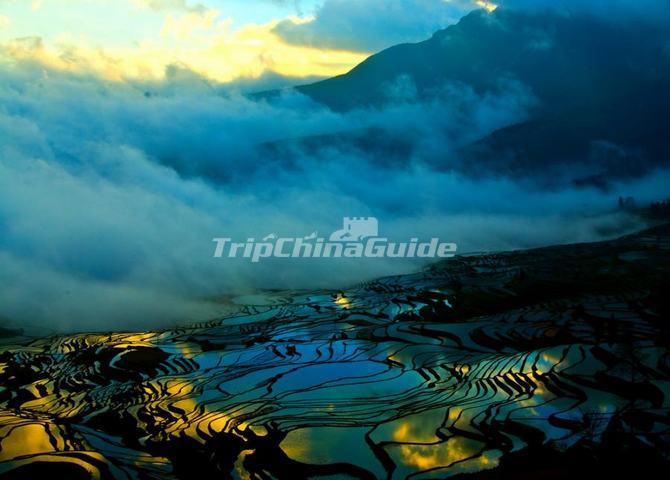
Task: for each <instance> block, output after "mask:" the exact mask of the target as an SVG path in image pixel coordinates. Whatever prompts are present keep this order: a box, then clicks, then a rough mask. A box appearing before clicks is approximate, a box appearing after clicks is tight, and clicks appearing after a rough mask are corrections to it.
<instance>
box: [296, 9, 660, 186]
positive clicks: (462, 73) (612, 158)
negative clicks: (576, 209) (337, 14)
mask: <svg viewBox="0 0 670 480" xmlns="http://www.w3.org/2000/svg"><path fill="white" fill-rule="evenodd" d="M669 45H670V34H669V31H668V29H665V28H661V27H659V26H650V25H648V24H644V23H641V22H640V21H634V22H630V23H628V24H623V23H613V22H607V21H604V20H600V19H597V18H595V17H589V16H563V15H559V14H555V13H548V12H545V13H522V12H518V11H515V10H505V9H499V10H497V11H496V12H494V13H493V14H488V13H486V12H483V11H476V12H473V13H471V14H470V15H468V16H466V17H465V18H463V19H462V20H461V21H460V22H459V23H458V24H456V25H453V26H450V27H448V28H446V29H444V30H441V31H439V32H437V33H436V34H434V35H433V37H432V38H430V39H428V40H426V41H424V42H421V43H417V44H402V45H397V46H394V47H391V48H389V49H387V50H384V51H382V52H380V53H378V54H376V55H373V56H372V57H370V58H369V59H367V60H366V61H365V62H363V63H362V64H360V65H358V66H357V67H356V68H354V69H353V70H352V71H351V72H349V73H347V74H345V75H341V76H338V77H334V78H331V79H328V80H324V81H321V82H317V83H314V84H311V85H305V86H301V87H297V90H298V91H300V92H302V93H303V94H305V95H307V96H309V97H310V98H311V99H312V100H314V101H316V102H318V103H321V104H324V105H327V106H328V107H329V108H331V109H333V110H335V111H339V112H347V111H351V110H355V109H361V108H363V109H366V108H379V109H382V108H385V107H386V106H388V105H392V104H394V103H399V102H406V103H407V102H418V101H426V99H430V98H433V97H438V96H439V95H440V94H441V93H442V92H443V91H444V89H445V88H448V87H451V86H467V87H468V88H471V89H472V90H473V91H474V92H476V93H477V94H480V95H496V94H501V95H502V94H503V92H504V90H505V88H507V87H508V86H509V84H510V82H518V83H519V84H521V85H523V86H524V87H525V88H527V89H528V90H529V92H530V93H531V94H532V95H533V96H534V97H535V98H536V100H537V101H536V103H535V105H534V107H533V108H531V109H530V111H529V115H530V119H528V121H524V122H522V123H517V124H512V125H505V126H504V127H503V128H500V129H497V131H494V132H493V134H491V135H490V136H489V135H487V136H485V137H484V138H480V139H477V140H476V141H475V142H472V143H471V145H468V146H465V147H464V148H463V146H460V147H459V151H458V153H459V155H457V157H458V159H457V160H454V158H452V157H453V156H452V155H448V154H446V153H445V155H444V156H443V158H437V159H432V160H431V163H435V164H436V165H435V166H436V167H438V168H444V169H456V170H463V171H465V172H471V171H473V170H477V171H481V169H482V167H486V168H485V171H486V172H488V173H492V174H499V173H507V174H514V175H518V174H526V173H531V174H532V173H533V171H534V170H537V168H538V167H541V168H545V167H546V166H547V165H558V164H566V163H567V164H572V165H573V166H575V170H574V172H573V175H572V178H570V179H569V180H570V181H577V182H584V181H586V182H589V181H591V180H592V181H593V183H595V184H598V185H602V184H605V183H606V182H607V180H608V178H622V177H630V176H637V175H641V174H643V173H645V172H646V171H648V170H649V169H651V168H654V167H655V166H658V165H665V164H667V162H668V159H669V158H670V148H669V147H668V144H667V142H665V141H663V138H665V137H667V136H669V135H670V131H669V128H668V126H667V122H666V121H665V118H666V117H667V114H668V112H670V93H669V92H668V90H667V85H670V47H669ZM357 136H360V135H355V137H357ZM389 137H390V138H389V141H391V142H393V141H394V140H393V135H390V136H389ZM340 140H341V139H340ZM312 143H313V142H312ZM355 143H356V145H358V144H360V141H359V140H355ZM548 147H549V148H548ZM480 173H481V172H480Z"/></svg>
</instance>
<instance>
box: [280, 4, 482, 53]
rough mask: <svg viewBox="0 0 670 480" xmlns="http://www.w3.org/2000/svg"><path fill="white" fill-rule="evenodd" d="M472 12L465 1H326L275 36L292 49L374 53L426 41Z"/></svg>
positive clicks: (287, 22) (283, 25) (282, 26)
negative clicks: (293, 46)
mask: <svg viewBox="0 0 670 480" xmlns="http://www.w3.org/2000/svg"><path fill="white" fill-rule="evenodd" d="M473 8H475V5H474V3H473V2H472V1H470V0H394V1H388V0H367V1H360V0H326V1H325V2H324V3H323V4H322V5H321V6H320V7H319V8H318V9H317V11H316V12H315V13H314V15H313V17H310V18H308V21H303V22H299V23H298V22H295V21H293V20H290V19H287V20H283V21H282V22H280V23H278V24H277V26H276V27H275V28H274V32H275V33H277V34H278V35H280V36H281V37H282V38H283V39H284V40H286V41H287V42H290V43H294V44H297V45H309V46H312V47H316V48H334V49H335V48H337V49H346V50H353V51H363V52H367V51H378V50H381V49H383V48H387V47H390V46H392V45H394V44H397V43H403V42H417V41H421V40H425V39H426V38H429V37H430V36H431V35H432V34H433V33H434V32H435V31H437V30H440V29H442V28H446V27H447V26H449V25H451V24H453V23H456V22H457V21H458V20H459V19H460V18H461V17H462V16H463V15H464V14H465V13H467V12H468V11H469V10H472V9H473Z"/></svg>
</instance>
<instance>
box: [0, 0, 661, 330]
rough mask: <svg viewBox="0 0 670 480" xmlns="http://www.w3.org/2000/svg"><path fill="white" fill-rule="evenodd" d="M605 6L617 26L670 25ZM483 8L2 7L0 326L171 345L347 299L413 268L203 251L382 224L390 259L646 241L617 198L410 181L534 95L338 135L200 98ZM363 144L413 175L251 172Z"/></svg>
mask: <svg viewBox="0 0 670 480" xmlns="http://www.w3.org/2000/svg"><path fill="white" fill-rule="evenodd" d="M506 1H507V2H508V3H513V2H514V0H506ZM501 2H502V0H501ZM523 3H524V2H521V1H520V0H519V2H518V6H520V7H522V8H531V7H529V6H527V5H526V6H524V5H523ZM526 3H528V2H526ZM556 3H557V2H549V3H547V6H551V7H552V8H554V6H555V4H556ZM614 3H615V4H616V5H618V7H617V8H616V9H615V13H616V15H617V18H621V16H622V15H624V16H625V15H633V14H639V13H640V12H642V11H644V8H643V7H648V8H649V9H650V10H649V11H650V12H653V16H658V15H657V13H658V12H660V11H663V9H664V8H665V6H664V5H665V4H664V3H659V2H655V1H653V0H636V1H634V2H633V1H632V0H631V1H630V2H624V1H621V2H614ZM561 4H562V7H563V8H569V9H576V10H577V11H583V10H584V8H586V7H585V6H584V5H587V4H588V6H590V7H593V12H596V13H597V14H599V15H601V14H603V12H609V11H610V10H608V8H609V7H608V5H609V6H611V5H613V3H607V2H597V1H594V2H582V3H579V2H577V1H569V0H566V1H565V2H562V3H561ZM641 5H642V6H641ZM477 7H478V8H484V9H486V10H489V11H493V10H494V8H495V5H493V4H492V3H490V2H481V1H480V2H475V3H474V4H473V3H472V2H470V1H469V0H468V1H466V0H452V1H446V0H318V1H316V0H315V1H290V0H285V1H281V0H274V1H273V0H254V1H252V0H244V1H243V0H225V1H224V0H222V1H209V0H203V1H202V2H200V3H195V2H188V1H184V0H109V1H108V0H69V1H68V0H42V1H40V0H32V1H23V0H0V139H1V141H0V285H2V286H3V288H1V289H0V326H3V325H4V324H5V323H8V324H9V325H11V326H24V327H26V326H31V325H32V326H37V327H41V328H49V329H53V330H56V331H72V330H91V331H99V330H105V329H117V328H133V329H137V328H153V327H157V326H160V327H162V326H168V325H173V324H177V323H188V322H189V321H194V320H203V319H207V318H211V317H212V316H214V315H216V313H217V312H218V310H217V305H216V304H213V302H211V301H210V300H211V299H212V298H214V297H216V296H217V295H221V294H222V293H225V292H231V291H247V290H254V289H257V288H306V287H324V288H326V287H327V288H342V287H346V286H347V285H351V284H353V283H357V282H360V281H363V280H366V279H371V278H374V277H378V276H382V275H388V274H399V273H407V272H411V271H415V270H416V268H418V267H419V266H418V265H416V264H415V263H407V262H403V261H395V262H391V261H388V262H387V261H372V262H358V263H352V262H346V261H343V262H337V263H329V264H327V265H324V264H320V263H318V262H312V261H309V260H307V261H304V262H293V263H290V264H288V263H277V262H265V263H263V264H261V265H250V264H249V262H225V261H224V262H222V261H220V260H216V259H213V258H212V253H213V244H212V238H214V237H228V236H229V237H233V238H240V239H245V238H247V237H250V236H251V237H256V238H262V237H263V236H265V235H267V234H269V233H277V234H278V235H287V236H300V235H309V234H310V233H312V232H314V231H315V230H316V231H319V232H322V233H330V232H332V231H334V230H336V229H339V228H340V227H341V219H342V217H344V216H377V217H378V218H379V219H380V228H381V231H382V233H383V234H385V235H388V236H389V237H392V238H399V239H403V238H408V237H412V236H419V237H422V238H427V237H432V236H439V237H440V238H443V239H444V240H445V241H454V242H457V243H458V244H459V245H461V246H462V248H463V249H464V250H466V251H481V250H505V249H512V248H528V247H532V246H538V245H547V244H552V243H563V242H570V241H590V240H595V239H601V238H606V237H608V235H609V236H611V235H613V234H615V233H620V232H622V231H632V230H633V229H635V228H638V227H639V226H640V225H639V224H637V223H635V222H632V223H631V220H630V219H629V218H626V217H625V216H622V215H619V214H612V213H611V207H612V205H614V202H613V200H612V193H611V192H603V191H600V190H598V189H596V188H589V187H585V188H580V189H576V188H567V189H564V190H555V191H549V192H547V191H544V190H542V189H540V188H537V187H536V186H533V185H532V184H529V183H528V182H525V181H523V180H520V179H513V178H503V177H495V176H493V177H491V176H487V177H482V178H464V177H462V176H459V174H457V173H454V172H449V171H436V170H434V169H432V168H431V167H430V165H429V164H428V163H427V162H425V161H422V156H425V157H426V158H428V157H430V156H431V155H435V154H439V155H448V154H449V152H453V151H455V150H457V149H458V148H459V147H460V146H462V145H465V144H467V143H468V142H472V141H473V140H476V139H478V138H482V137H484V136H486V135H488V134H490V133H491V132H493V131H495V130H497V129H499V128H503V127H505V126H509V125H513V124H515V123H518V122H522V121H524V120H527V119H528V118H529V116H530V113H531V111H532V109H533V107H534V105H535V104H536V99H535V98H534V95H533V92H531V91H529V90H528V88H526V87H525V86H524V85H520V84H518V82H514V81H509V79H501V80H504V81H502V82H501V86H500V88H499V89H498V91H496V92H495V93H490V92H489V93H482V92H476V91H474V90H473V89H472V88H469V87H468V86H467V85H449V86H445V88H444V89H443V90H441V91H439V92H436V95H435V96H434V97H433V98H430V99H413V98H410V97H405V96H403V97H402V98H400V97H399V98H398V99H397V101H394V102H391V103H390V104H389V105H388V106H385V107H384V108H379V109H360V110H355V111H351V112H347V113H343V112H334V111H331V110H329V109H328V108H326V107H324V106H323V105H317V104H315V103H314V102H312V101H311V100H310V99H309V98H307V97H305V96H302V95H300V94H298V93H296V92H294V91H289V92H285V93H284V94H282V95H281V96H280V97H279V98H278V99H276V101H274V102H272V103H269V102H264V101H253V100H251V99H249V98H247V97H245V96H243V95H238V94H236V93H235V92H233V93H232V94H226V95H222V94H221V92H220V91H219V90H217V88H213V86H218V85H219V84H222V85H236V84H244V85H246V86H247V88H252V89H254V88H256V89H260V88H261V87H263V88H264V87H265V86H266V85H267V83H264V82H265V81H266V79H267V78H268V77H273V76H274V77H276V78H284V79H285V80H286V79H288V80H286V81H288V82H289V84H291V83H293V84H295V83H301V82H305V81H308V79H314V78H319V77H326V76H332V75H336V74H339V73H343V72H346V71H347V70H349V69H350V68H352V67H353V66H355V65H356V64H357V63H359V62H360V61H362V60H363V59H365V58H366V57H367V56H368V55H369V54H370V53H371V52H375V51H377V50H380V49H383V48H386V47H389V46H391V45H394V44H397V43H399V42H413V41H420V40H423V39H425V38H429V37H430V36H431V35H432V34H433V33H434V32H435V31H436V30H437V29H439V28H444V27H446V26H448V25H449V24H452V23H455V22H457V21H458V19H459V18H460V17H461V16H463V15H464V14H466V13H467V12H468V11H470V10H472V8H477ZM532 8H534V7H532ZM613 18H614V17H613ZM276 78H275V80H276ZM393 80H394V79H390V80H389V81H393ZM147 85H150V87H148V86H147ZM409 90H411V88H410V89H409ZM147 92H149V93H150V95H147ZM371 127H375V128H381V129H382V130H383V131H385V132H387V133H389V134H391V135H393V136H394V137H395V138H398V139H406V140H407V141H408V142H412V143H413V144H415V146H416V149H415V150H416V151H417V152H419V153H417V158H409V159H406V160H407V161H406V162H404V163H403V164H401V165H384V164H382V162H381V161H380V159H379V158H376V157H375V156H374V155H369V154H367V153H366V152H359V151H351V150H343V151H340V150H338V149H337V148H326V149H323V150H322V151H318V152H316V153H314V152H311V151H308V149H301V148H296V149H294V150H293V151H291V153H290V155H288V156H281V155H268V154H267V153H263V152H264V150H263V146H265V145H268V144H272V143H273V142H280V141H282V140H286V139H292V138H297V137H301V136H305V137H307V136H319V135H326V134H329V133H333V132H342V131H349V130H352V129H354V130H365V129H368V128H371ZM669 183H670V172H656V173H655V174H654V175H653V176H648V177H645V178H636V179H634V180H633V181H632V182H630V183H629V184H627V185H625V187H623V188H621V190H622V191H625V192H626V193H627V194H631V195H635V196H636V197H637V198H640V199H643V200H645V199H647V200H652V199H655V197H653V196H652V194H655V192H658V191H661V190H664V188H665V187H664V186H665V185H667V184H669ZM614 188H615V190H616V188H618V187H614ZM576 212H577V213H576ZM613 232H614V233H613Z"/></svg>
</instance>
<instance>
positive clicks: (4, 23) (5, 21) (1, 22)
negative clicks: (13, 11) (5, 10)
mask: <svg viewBox="0 0 670 480" xmlns="http://www.w3.org/2000/svg"><path fill="white" fill-rule="evenodd" d="M10 23H11V20H10V19H9V17H6V16H4V15H0V28H6V27H9V24H10Z"/></svg>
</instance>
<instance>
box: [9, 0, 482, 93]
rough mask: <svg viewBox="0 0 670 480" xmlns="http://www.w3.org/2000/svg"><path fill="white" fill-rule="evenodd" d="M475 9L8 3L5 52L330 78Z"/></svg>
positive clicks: (419, 0) (351, 3)
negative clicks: (409, 14)
mask: <svg viewBox="0 0 670 480" xmlns="http://www.w3.org/2000/svg"><path fill="white" fill-rule="evenodd" d="M480 3H482V2H480ZM475 6H476V5H475ZM472 7H473V4H472V3H471V2H470V1H469V0H398V1H392V2H383V1H379V0H372V1H364V2H361V1H359V0H203V1H202V2H197V3H196V2H195V1H193V2H192V1H189V0H0V48H1V49H2V50H1V51H2V57H4V59H5V61H7V60H15V59H26V58H29V59H33V60H36V61H39V62H40V63H42V64H44V65H48V66H49V67H51V68H55V69H58V70H63V71H70V72H76V73H93V74H95V75H97V76H101V77H103V78H105V79H109V80H115V81H123V80H125V79H143V80H147V79H161V78H163V77H164V75H165V70H166V68H167V67H168V66H169V65H174V64H177V65H180V66H182V67H185V68H188V69H189V70H191V71H193V72H195V73H197V74H198V75H201V76H203V77H205V78H207V79H209V80H213V81H217V82H231V81H234V80H236V79H240V78H251V79H254V78H259V77H262V76H263V75H266V74H278V75H281V76H286V77H298V78H308V77H329V76H333V75H337V74H340V73H345V72H346V71H348V70H349V69H351V68H352V67H353V66H355V65H356V64H358V63H360V62H361V61H362V60H364V59H365V58H366V57H367V56H369V54H370V53H372V52H375V51H377V50H379V49H382V48H385V47H387V46H391V45H393V44H396V43H400V42H405V41H418V40H422V39H424V38H425V37H427V36H429V35H430V34H431V33H432V32H434V31H435V30H437V29H439V28H444V27H445V26H447V25H448V24H451V23H454V22H455V21H457V20H458V19H459V18H460V17H461V16H462V13H463V12H464V11H466V10H468V9H471V8H472ZM407 11H412V12H413V15H412V16H411V17H409V16H407V14H406V13H407Z"/></svg>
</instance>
